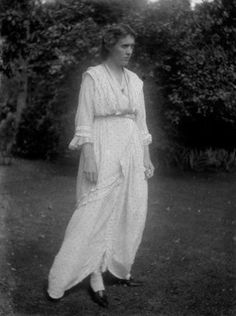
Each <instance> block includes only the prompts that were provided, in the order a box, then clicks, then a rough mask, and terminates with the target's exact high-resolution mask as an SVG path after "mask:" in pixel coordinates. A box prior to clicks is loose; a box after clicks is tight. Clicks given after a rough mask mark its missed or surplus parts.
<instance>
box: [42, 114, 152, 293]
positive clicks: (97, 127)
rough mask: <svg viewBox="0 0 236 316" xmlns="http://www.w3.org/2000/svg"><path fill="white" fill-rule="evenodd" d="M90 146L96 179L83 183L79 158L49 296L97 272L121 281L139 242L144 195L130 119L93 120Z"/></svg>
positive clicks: (134, 127)
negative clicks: (72, 206)
mask: <svg viewBox="0 0 236 316" xmlns="http://www.w3.org/2000/svg"><path fill="white" fill-rule="evenodd" d="M93 144H94V152H95V159H96V164H97V168H98V181H97V183H96V184H94V183H91V182H90V181H88V180H87V179H86V177H85V174H84V173H83V166H84V157H83V155H81V156H80V164H79V171H78V178H77V179H78V180H77V205H76V209H75V211H74V213H73V215H72V217H71V219H70V221H69V224H68V226H67V228H66V232H65V236H64V240H63V243H62V245H61V248H60V250H59V252H58V254H57V255H56V257H55V259H54V262H53V265H52V267H51V270H50V273H49V287H48V292H49V294H50V295H51V296H52V297H54V298H59V297H62V296H63V294H64V292H65V291H66V290H68V289H70V288H71V287H72V286H74V285H76V284H77V283H79V282H81V281H82V280H83V279H84V278H85V277H87V276H88V275H89V274H91V273H92V272H94V271H98V269H100V271H102V272H104V271H106V270H109V271H110V272H111V273H112V274H113V275H115V276H116V277H118V278H121V279H123V278H126V276H127V275H128V274H129V273H130V270H131V266H132V264H133V262H134V259H135V254H136V252H137V249H138V247H139V245H140V242H141V239H142V234H143V229H144V225H145V220H146V213H147V194H148V192H147V180H146V178H145V173H144V171H145V169H144V165H143V144H142V138H141V135H140V132H139V129H138V127H137V124H136V122H135V120H133V119H132V118H130V117H126V116H102V117H95V120H94V126H93Z"/></svg>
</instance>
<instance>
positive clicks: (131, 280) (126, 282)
mask: <svg viewBox="0 0 236 316" xmlns="http://www.w3.org/2000/svg"><path fill="white" fill-rule="evenodd" d="M118 284H120V285H124V286H130V287H138V286H142V285H143V282H142V281H139V280H135V279H134V278H132V277H130V278H129V279H128V280H126V279H120V280H118Z"/></svg>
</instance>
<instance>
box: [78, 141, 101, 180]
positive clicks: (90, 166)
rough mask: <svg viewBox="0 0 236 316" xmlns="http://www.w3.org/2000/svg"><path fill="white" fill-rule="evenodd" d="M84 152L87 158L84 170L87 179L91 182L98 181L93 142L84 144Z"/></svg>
mask: <svg viewBox="0 0 236 316" xmlns="http://www.w3.org/2000/svg"><path fill="white" fill-rule="evenodd" d="M82 154H83V155H84V159H85V162H84V170H83V172H84V173H85V176H86V179H87V180H88V181H90V182H93V183H96V182H97V179H98V171H97V165H96V160H95V155H94V151H93V144H92V143H85V144H83V147H82Z"/></svg>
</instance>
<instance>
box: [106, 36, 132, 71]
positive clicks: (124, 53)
mask: <svg viewBox="0 0 236 316" xmlns="http://www.w3.org/2000/svg"><path fill="white" fill-rule="evenodd" d="M134 44H135V39H134V38H133V36H131V35H127V36H125V37H122V38H120V39H119V40H118V42H117V43H116V44H115V45H114V46H112V47H111V48H110V54H109V59H111V60H112V61H113V62H114V63H115V64H116V65H117V66H126V65H127V64H128V63H129V60H130V57H131V55H132V53H133V50H134Z"/></svg>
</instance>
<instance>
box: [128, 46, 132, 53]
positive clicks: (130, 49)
mask: <svg viewBox="0 0 236 316" xmlns="http://www.w3.org/2000/svg"><path fill="white" fill-rule="evenodd" d="M132 52H133V48H132V47H131V46H129V47H128V48H127V54H128V55H131V54H132Z"/></svg>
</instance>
